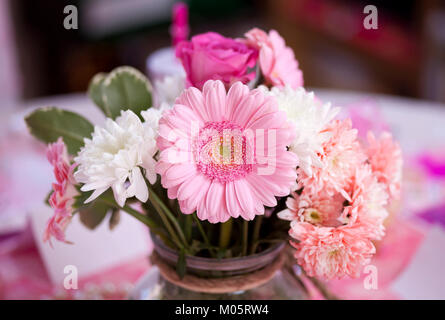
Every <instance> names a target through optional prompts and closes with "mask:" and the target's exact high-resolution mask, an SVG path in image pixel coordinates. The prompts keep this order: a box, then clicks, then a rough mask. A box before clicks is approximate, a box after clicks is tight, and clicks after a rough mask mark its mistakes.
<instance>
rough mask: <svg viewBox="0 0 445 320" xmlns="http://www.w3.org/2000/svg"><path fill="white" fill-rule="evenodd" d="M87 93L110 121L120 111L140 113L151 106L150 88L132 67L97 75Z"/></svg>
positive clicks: (146, 80) (148, 83)
mask: <svg viewBox="0 0 445 320" xmlns="http://www.w3.org/2000/svg"><path fill="white" fill-rule="evenodd" d="M88 93H89V96H90V98H91V99H92V100H93V102H94V103H95V104H96V105H97V106H98V107H99V108H100V109H101V110H102V111H103V113H104V114H105V115H106V116H107V117H109V118H112V119H115V118H117V117H118V116H119V115H120V113H121V110H128V109H130V110H132V111H133V112H134V113H136V114H137V115H139V116H140V112H141V111H143V110H147V109H148V108H150V107H151V106H152V87H151V84H150V81H149V80H148V79H147V77H145V76H144V75H143V74H142V73H141V72H139V71H138V70H136V69H134V68H132V67H127V66H124V67H119V68H116V69H114V70H113V71H111V72H110V73H109V74H106V73H99V74H97V75H96V76H94V77H93V79H92V80H91V82H90V85H89V88H88Z"/></svg>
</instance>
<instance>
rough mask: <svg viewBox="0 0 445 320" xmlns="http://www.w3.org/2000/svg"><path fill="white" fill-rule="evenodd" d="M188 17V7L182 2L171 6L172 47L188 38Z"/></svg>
mask: <svg viewBox="0 0 445 320" xmlns="http://www.w3.org/2000/svg"><path fill="white" fill-rule="evenodd" d="M188 15H189V13H188V7H187V5H186V4H185V3H184V2H178V3H176V4H175V5H174V6H173V12H172V25H171V26H170V34H171V37H172V42H173V46H176V45H177V44H178V43H179V42H181V41H184V40H187V38H188V35H189V31H190V30H189V25H188Z"/></svg>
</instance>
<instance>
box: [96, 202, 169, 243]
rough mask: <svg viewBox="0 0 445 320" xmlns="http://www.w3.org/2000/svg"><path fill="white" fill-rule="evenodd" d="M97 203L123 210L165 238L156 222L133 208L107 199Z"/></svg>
mask: <svg viewBox="0 0 445 320" xmlns="http://www.w3.org/2000/svg"><path fill="white" fill-rule="evenodd" d="M96 201H101V202H103V203H104V204H106V205H108V206H110V207H113V208H116V209H119V210H122V211H124V212H126V213H128V214H129V215H131V216H132V217H134V218H136V219H137V220H139V221H140V222H142V223H143V224H145V225H146V226H147V227H149V228H150V230H151V231H152V232H154V233H156V234H158V235H159V236H165V234H164V233H163V232H160V230H161V227H160V226H159V225H158V224H157V223H156V222H155V221H154V220H152V219H150V218H149V217H147V216H146V215H144V214H142V213H140V212H139V211H137V210H135V209H133V208H132V207H130V206H128V205H125V206H123V207H121V206H119V205H118V204H117V203H115V202H114V200H111V199H107V198H104V197H102V198H98V199H97V200H96Z"/></svg>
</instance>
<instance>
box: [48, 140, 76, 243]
mask: <svg viewBox="0 0 445 320" xmlns="http://www.w3.org/2000/svg"><path fill="white" fill-rule="evenodd" d="M46 156H47V158H48V161H49V162H50V163H51V165H52V166H53V170H54V177H55V178H56V182H55V183H53V192H52V194H51V197H50V199H49V204H50V206H51V207H52V208H53V209H54V214H53V216H52V217H51V218H50V219H49V220H48V222H47V225H46V229H45V232H44V235H43V240H44V241H49V240H50V239H51V237H54V238H56V239H57V240H59V241H63V242H68V241H66V239H65V229H66V227H67V225H68V224H69V222H70V221H71V217H72V205H73V203H74V197H75V196H76V195H77V194H78V192H77V189H76V187H75V184H76V182H75V180H74V177H73V172H74V169H75V167H76V165H75V164H72V165H70V161H69V156H68V152H67V148H66V145H65V143H64V142H63V139H62V138H59V139H58V140H57V142H55V143H51V144H49V145H48V148H47V151H46Z"/></svg>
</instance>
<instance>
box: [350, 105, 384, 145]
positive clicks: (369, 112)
mask: <svg viewBox="0 0 445 320" xmlns="http://www.w3.org/2000/svg"><path fill="white" fill-rule="evenodd" d="M347 117H348V118H351V120H352V125H353V126H354V128H356V129H357V130H358V136H359V138H360V139H361V140H366V139H367V136H366V135H367V133H368V131H372V132H374V133H375V134H378V135H379V134H380V133H382V132H384V131H391V130H390V128H389V125H388V124H387V123H386V121H385V119H384V117H383V115H382V112H381V111H380V108H379V107H378V106H377V104H376V102H375V101H374V100H371V99H363V100H360V101H357V102H355V103H352V104H350V105H348V106H347Z"/></svg>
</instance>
